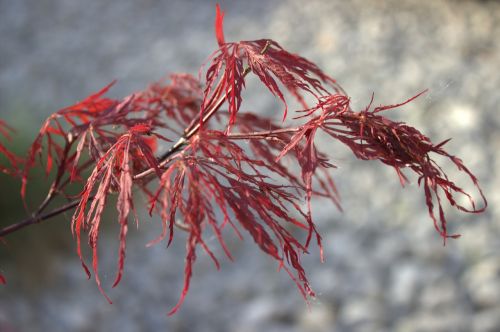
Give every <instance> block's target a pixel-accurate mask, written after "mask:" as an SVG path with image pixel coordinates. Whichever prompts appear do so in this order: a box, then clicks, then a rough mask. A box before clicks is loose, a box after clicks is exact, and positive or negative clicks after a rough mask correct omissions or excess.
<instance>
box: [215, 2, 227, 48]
mask: <svg viewBox="0 0 500 332" xmlns="http://www.w3.org/2000/svg"><path fill="white" fill-rule="evenodd" d="M215 37H216V38H217V43H219V46H222V45H224V44H225V43H226V42H225V40H224V12H223V11H222V10H220V6H219V4H216V5H215Z"/></svg>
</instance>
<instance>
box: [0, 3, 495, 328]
mask: <svg viewBox="0 0 500 332" xmlns="http://www.w3.org/2000/svg"><path fill="white" fill-rule="evenodd" d="M305 4H306V2H304V1H300V0H290V1H272V2H271V1H226V2H223V7H224V8H225V10H226V22H225V26H226V39H228V40H239V39H257V38H262V37H268V38H272V39H274V40H276V41H278V42H279V43H280V44H282V46H284V47H285V48H286V49H289V50H292V51H294V52H297V53H300V54H301V55H304V56H306V57H307V58H309V59H311V60H313V61H314V62H316V63H318V64H319V66H320V67H321V68H323V69H324V70H325V71H326V72H328V73H330V74H332V76H334V77H335V78H337V79H338V81H339V82H340V83H341V84H342V85H343V87H344V88H345V90H346V91H347V92H348V93H349V94H350V96H351V97H352V100H353V102H354V107H355V108H357V109H361V108H362V107H363V106H365V105H366V104H367V103H368V101H369V98H370V96H371V93H372V92H375V97H376V99H375V102H376V104H386V103H396V102H399V101H402V100H405V99H406V98H408V97H409V96H412V95H414V94H416V93H417V92H419V91H421V90H423V89H425V88H429V89H430V92H429V93H427V94H426V95H425V96H424V97H422V98H420V99H418V100H416V101H415V102H413V103H412V104H411V105H408V106H407V107H405V112H402V113H401V114H398V112H394V117H395V118H398V119H404V120H405V121H407V122H409V123H410V124H412V125H414V126H416V127H417V128H420V129H422V130H423V132H424V133H426V134H428V135H429V136H430V137H431V138H433V139H434V140H435V141H441V140H444V139H446V138H449V137H453V140H452V141H451V142H450V143H449V145H448V150H449V151H451V152H452V153H453V154H456V155H458V156H459V157H462V158H463V159H464V160H465V161H466V164H467V165H468V166H469V167H470V168H471V169H472V170H473V171H474V172H475V174H476V175H477V176H478V178H479V179H480V182H481V183H482V186H483V188H484V191H485V194H486V196H487V197H488V199H489V203H490V207H489V209H488V210H487V212H486V213H484V214H482V215H478V216H470V215H463V214H459V213H458V212H455V211H450V212H449V214H448V216H449V219H450V227H451V228H452V231H455V232H459V233H461V234H462V235H463V236H462V238H460V239H459V240H455V241H449V243H448V244H447V246H446V247H443V246H442V242H441V240H440V239H439V237H438V235H437V234H436V233H435V232H434V229H433V226H432V222H431V221H430V220H429V218H428V216H427V212H426V207H425V203H424V198H423V192H422V190H421V189H420V188H418V187H417V185H416V183H415V181H413V184H412V185H410V186H408V187H407V188H400V187H399V182H398V179H397V177H396V176H395V174H393V173H394V172H393V171H392V170H389V169H385V168H384V167H382V166H381V165H379V164H377V163H366V162H360V161H356V160H354V159H353V158H352V157H351V156H350V154H349V152H348V151H346V150H345V149H343V148H338V147H337V146H333V145H332V146H331V149H329V150H331V151H330V152H331V155H332V157H333V160H334V161H335V162H336V163H337V164H338V165H339V166H340V168H339V170H337V171H336V172H335V174H334V175H335V178H336V179H337V181H338V183H339V187H340V190H341V194H342V198H343V207H344V209H345V212H344V213H342V214H341V213H339V212H337V211H335V210H334V209H333V208H330V207H328V208H326V207H325V206H324V203H323V202H318V203H317V204H316V205H317V206H316V210H315V215H316V219H317V221H318V224H319V228H320V230H321V232H322V234H323V236H324V243H325V253H326V258H327V260H326V263H325V264H320V263H319V259H318V255H317V253H316V252H313V254H312V255H310V256H309V257H307V258H306V259H305V264H306V266H307V270H308V273H309V277H310V279H311V282H312V285H313V287H314V289H315V290H316V292H317V293H318V298H317V299H316V300H315V301H314V302H313V303H312V306H311V309H310V310H308V309H307V307H306V306H305V304H304V302H303V300H302V298H301V296H300V294H299V293H298V291H297V290H296V288H295V287H294V285H293V283H292V282H291V281H290V280H289V279H288V277H287V276H286V275H285V273H282V272H280V273H277V272H276V265H275V264H274V263H273V262H270V261H269V260H268V259H267V258H265V257H264V256H263V255H262V254H260V253H259V251H258V249H257V248H256V247H255V246H254V245H253V243H252V241H251V240H250V239H245V241H243V243H238V242H237V241H234V243H233V246H234V252H235V257H236V258H237V259H236V261H235V262H234V263H230V262H224V264H223V266H222V269H221V271H218V272H217V271H215V269H214V268H213V266H212V265H211V262H210V261H209V260H208V259H207V257H204V255H202V254H200V259H199V262H198V264H197V265H196V267H195V275H194V278H193V282H192V288H191V290H190V294H189V295H188V297H187V299H186V302H185V304H184V306H183V307H182V309H181V310H180V311H179V313H178V314H177V315H175V316H173V317H170V318H167V317H166V315H165V313H166V312H167V311H168V310H169V308H171V306H173V305H174V304H175V303H176V301H177V297H178V296H179V293H180V290H181V287H182V282H183V280H182V278H183V272H182V271H183V257H184V244H183V241H182V237H179V238H178V239H177V241H174V242H175V244H174V245H173V246H172V247H171V248H169V249H168V250H166V249H165V247H164V245H158V246H156V247H154V248H149V249H145V248H144V244H145V243H146V242H147V241H148V240H149V239H151V238H153V237H154V234H155V232H157V228H156V227H155V225H153V224H152V222H151V221H149V220H147V218H146V220H145V221H144V223H143V224H142V225H141V229H140V231H139V232H130V244H129V250H128V256H127V266H126V274H125V277H124V280H123V281H122V283H121V284H120V286H119V287H118V288H116V289H113V290H110V291H109V295H110V296H111V297H112V298H113V300H114V302H115V303H114V304H113V305H108V304H107V302H106V301H105V299H104V298H103V297H102V296H100V294H99V293H98V291H97V288H96V287H95V284H94V283H93V282H92V281H89V282H87V281H85V274H84V272H83V270H82V269H81V267H80V264H79V261H78V258H77V257H76V255H74V254H73V251H74V249H73V243H72V239H71V235H70V231H69V227H67V224H66V225H65V221H64V220H61V221H55V222H54V223H51V224H46V225H42V226H36V227H32V229H27V230H24V231H23V233H24V234H21V235H17V234H16V235H15V236H12V238H9V239H8V240H9V246H7V247H6V248H7V249H6V250H5V252H4V253H2V256H1V259H2V262H1V264H0V268H1V269H2V272H3V273H4V275H6V277H7V278H8V281H9V284H8V285H7V286H6V287H1V289H0V331H118V330H120V331H158V330H168V331H220V332H224V331H239V332H244V331H481V332H486V331H491V332H493V331H500V255H499V250H500V237H499V235H500V222H499V216H500V209H499V206H500V205H499V204H498V203H499V202H500V192H499V190H498V188H499V187H500V177H499V175H498V173H499V172H498V171H499V170H500V154H499V153H498V150H499V149H500V134H499V133H500V132H499V130H498V129H499V126H500V116H499V115H498V105H499V104H500V93H499V92H498V89H499V87H500V76H499V75H498V69H499V68H500V49H499V48H500V37H498V36H500V2H495V1H417V0H415V1H384V2H381V1H361V0H358V1H349V2H348V1H340V0H339V1H319V0H318V1H316V0H309V1H307V5H305ZM213 18H214V2H212V1H201V0H198V1H181V0H176V1H159V0H158V1H155V0H143V1H132V0H122V1H113V2H111V1H108V2H104V1H64V0H57V1H56V0H38V1H29V0H17V1H10V0H0V117H2V118H4V119H6V120H7V121H9V122H10V123H11V124H13V125H14V126H16V127H17V128H19V132H20V134H19V135H20V136H21V134H22V133H23V132H26V131H29V129H32V128H37V127H39V126H40V123H41V121H42V119H43V118H45V117H46V116H47V115H48V114H49V113H50V112H52V111H53V110H56V109H58V108H60V107H61V106H64V105H68V104H70V103H73V102H74V101H75V100H78V99H81V98H83V97H84V96H86V95H87V94H88V93H89V92H92V91H96V90H97V89H99V88H100V87H102V86H104V85H105V84H107V83H109V82H110V81H111V80H113V79H118V84H117V85H116V87H115V88H113V90H112V93H111V94H112V95H113V96H117V97H120V96H124V95H127V94H129V93H131V92H132V91H134V90H137V89H142V88H143V87H145V86H146V85H147V84H148V83H149V82H151V81H154V80H157V79H159V78H161V77H163V76H164V75H165V74H167V73H170V72H191V73H196V72H197V70H198V67H199V65H200V64H201V63H202V62H203V60H204V59H205V57H206V56H207V55H208V54H210V53H211V51H212V50H214V48H215V47H216V43H215V38H214V36H213V31H212V27H213ZM249 97H250V99H249V100H250V101H249V102H248V103H247V104H246V106H248V107H250V105H251V107H254V108H258V109H262V110H263V111H265V112H271V111H273V105H274V104H271V103H270V102H269V98H268V97H269V96H268V95H267V94H264V96H261V95H260V94H257V95H256V94H254V95H253V97H251V94H250V95H249ZM244 107H245V105H244ZM30 139H32V138H30V137H24V138H23V137H21V141H23V140H24V141H29V140H30ZM19 144H21V145H22V144H23V143H19ZM324 146H325V147H326V148H327V147H328V144H327V143H326V142H325V144H324ZM20 148H23V149H25V148H26V146H21V147H20ZM446 169H447V170H448V171H449V172H450V173H451V174H454V172H455V170H454V169H453V168H452V167H451V166H449V165H448V167H447V168H446ZM413 180H415V179H414V178H413ZM17 190H18V187H13V188H10V187H7V186H6V185H3V186H2V194H3V195H2V196H4V197H2V198H0V201H2V202H4V201H6V200H7V199H8V196H9V195H4V194H5V193H8V192H9V191H16V192H17ZM16 200H17V198H16ZM5 204H6V203H5ZM5 204H3V205H2V206H5ZM4 211H5V213H4ZM12 213H14V212H12V211H10V210H6V209H5V208H2V218H1V220H0V223H1V224H2V225H5V224H8V223H9V222H11V220H12V219H10V218H11V217H10V215H11V214H12ZM17 213H23V212H22V211H21V212H17ZM8 216H9V217H8ZM68 218H69V217H68ZM68 218H66V220H68ZM14 220H15V219H14ZM110 221H112V220H110ZM61 225H62V226H61ZM35 228H36V229H35ZM108 234H109V236H108V237H109V239H106V238H103V240H102V243H104V241H108V242H110V244H109V247H107V248H112V250H109V251H104V250H103V252H102V265H103V266H109V269H108V270H107V271H109V272H106V269H103V279H104V281H105V284H106V287H107V288H109V287H110V283H111V281H112V280H111V279H112V278H113V276H114V275H113V268H114V264H115V259H116V257H115V256H114V255H115V251H116V250H115V246H114V244H115V242H113V241H115V237H116V236H115V234H116V233H115V232H114V230H110V231H109V232H108ZM103 247H104V246H103ZM9 249H10V250H9ZM14 249H16V250H14Z"/></svg>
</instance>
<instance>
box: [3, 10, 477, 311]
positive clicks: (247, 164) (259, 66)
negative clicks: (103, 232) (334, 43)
mask: <svg viewBox="0 0 500 332" xmlns="http://www.w3.org/2000/svg"><path fill="white" fill-rule="evenodd" d="M215 34H216V39H217V42H218V44H219V48H218V49H217V50H216V51H215V52H214V53H212V55H211V56H210V57H209V59H208V64H207V65H206V66H205V67H203V68H202V71H201V72H202V73H204V74H203V75H201V76H200V78H199V79H196V78H194V77H193V76H190V75H187V74H177V75H172V76H171V77H170V81H166V80H165V81H161V82H158V83H155V84H152V85H151V86H149V87H148V88H146V89H145V90H144V91H139V92H136V93H133V94H131V95H130V96H127V97H125V98H123V99H122V100H116V99H111V98H108V97H106V93H107V92H108V90H109V89H110V88H111V86H112V85H113V83H114V82H113V83H111V84H109V85H108V86H106V87H104V88H103V89H102V90H100V91H99V92H97V93H95V94H92V95H90V96H89V97H87V98H85V99H84V100H82V101H80V102H78V103H76V104H75V105H72V106H69V107H66V108H63V109H61V110H60V111H58V112H56V113H54V114H53V115H51V116H50V117H49V118H48V119H47V120H46V121H45V123H44V124H43V126H42V128H41V129H40V132H39V134H38V136H37V137H36V139H35V141H34V143H33V144H32V146H31V148H30V151H29V153H28V156H27V158H26V163H25V167H24V171H23V174H22V190H21V193H22V196H23V197H24V196H25V193H26V190H27V184H28V180H29V177H30V170H31V169H32V168H33V167H34V166H35V164H36V162H37V160H40V161H41V162H42V164H43V165H44V167H45V170H46V173H47V175H50V176H51V178H52V179H53V180H52V183H51V187H50V191H49V193H48V195H47V198H46V200H45V201H44V202H43V203H42V205H41V207H40V208H39V209H38V211H41V210H43V209H44V208H45V206H46V205H47V204H48V203H49V202H50V201H51V199H52V198H53V197H54V196H56V195H63V196H67V197H71V193H68V192H67V188H68V185H69V184H70V183H79V184H81V192H80V194H79V196H78V197H79V198H78V200H79V201H78V203H77V204H76V210H75V211H74V214H73V218H72V224H71V229H72V231H73V233H74V236H75V238H76V248H77V249H76V250H77V253H78V255H79V257H80V259H81V261H82V265H83V267H84V269H85V271H86V272H87V274H88V276H89V277H90V275H91V273H90V269H89V268H88V267H87V263H86V258H85V255H84V253H83V251H82V247H81V246H82V241H81V240H82V236H83V234H84V233H87V234H88V244H89V246H90V249H91V251H92V270H93V274H94V277H95V279H96V282H97V285H98V287H99V289H100V291H101V292H102V293H103V294H104V296H106V298H107V299H108V301H110V302H111V300H110V299H109V298H108V297H107V295H106V294H105V292H104V290H103V287H102V286H101V280H100V278H99V273H98V269H99V264H98V260H99V246H98V244H99V241H98V238H99V235H100V229H101V223H102V221H103V218H102V216H103V212H104V209H105V207H106V206H107V205H108V204H107V203H108V201H109V198H110V196H116V212H117V219H118V224H119V229H120V231H119V241H120V245H119V248H118V268H117V270H118V271H117V275H116V278H115V282H114V284H113V286H116V285H117V284H118V283H119V282H120V280H121V278H122V273H123V267H124V262H125V253H126V237H127V231H128V226H129V222H130V219H131V218H133V219H134V221H135V223H136V224H138V223H139V221H138V220H137V216H136V212H135V208H134V197H136V196H137V195H138V193H140V194H141V195H143V196H145V197H146V198H147V200H148V202H149V211H150V214H151V215H157V216H159V219H160V220H161V226H162V231H161V234H159V236H158V238H157V239H155V240H153V241H151V242H150V244H151V245H152V244H156V243H159V242H164V241H165V242H166V244H167V245H170V243H171V242H172V241H173V240H174V234H175V232H177V231H182V232H187V239H186V241H187V242H186V262H185V271H184V274H185V284H184V289H183V290H182V293H181V297H180V300H179V302H178V304H177V305H176V306H175V307H174V308H173V309H172V310H171V312H170V313H174V312H175V311H176V310H177V309H178V308H179V306H180V305H181V304H182V302H183V300H184V298H185V296H186V294H187V292H188V289H189V285H190V281H191V277H192V274H193V264H194V262H195V260H196V257H197V250H198V249H201V250H203V252H205V253H206V254H207V255H208V256H210V257H211V259H212V260H213V262H214V264H215V266H216V267H217V268H219V266H220V263H219V259H220V258H218V257H216V254H215V251H214V248H211V246H210V245H209V244H208V241H207V239H208V238H210V237H212V236H214V237H215V238H216V239H217V240H218V241H217V242H218V244H219V245H220V247H221V249H222V250H223V252H224V253H225V255H226V256H227V258H228V259H233V257H232V255H231V252H230V250H229V248H228V245H226V242H225V237H226V236H229V235H230V234H231V233H234V234H235V235H236V236H237V237H239V238H243V235H242V234H243V232H246V233H247V234H248V236H249V237H251V238H252V239H253V241H254V242H255V243H256V245H257V246H258V247H259V248H260V250H261V251H262V252H264V253H265V254H267V255H269V256H270V257H271V258H273V259H274V260H276V262H277V264H278V266H279V267H280V268H282V269H283V270H285V271H286V272H287V273H288V274H289V276H290V277H291V278H292V280H293V281H294V282H295V283H296V285H297V287H298V288H299V290H300V292H301V293H302V294H303V296H304V297H305V298H308V297H309V296H314V292H313V291H312V290H311V287H310V285H309V282H308V280H307V276H306V273H305V271H304V269H303V267H302V264H301V257H302V255H303V254H304V253H307V252H308V249H309V246H310V243H311V240H312V239H314V240H315V242H316V243H317V245H318V246H319V248H320V249H321V247H322V244H321V236H320V234H319V232H318V230H317V229H316V226H315V224H314V222H313V213H312V211H311V200H312V199H313V198H314V197H323V198H328V199H329V200H330V201H331V203H332V205H333V206H337V207H338V208H339V209H340V202H339V195H338V192H337V189H336V186H335V183H334V181H333V178H332V176H331V173H330V171H331V170H332V169H333V168H335V166H334V165H333V164H332V163H331V162H330V161H329V159H328V157H327V155H326V154H325V153H323V152H321V151H319V150H318V147H317V146H316V144H315V137H316V135H317V133H318V132H323V133H325V134H327V135H328V136H329V137H331V138H332V139H334V140H336V141H339V142H341V143H343V144H345V145H346V146H347V147H348V148H349V149H350V150H351V151H352V152H353V154H354V155H355V156H356V157H357V158H359V159H362V160H379V161H381V162H382V163H383V164H385V165H388V166H391V167H393V168H394V169H395V171H396V172H397V175H398V177H399V179H400V181H401V184H404V183H406V182H407V178H406V176H405V175H404V171H405V170H406V171H413V172H414V173H416V174H417V176H418V178H419V184H421V185H422V186H423V189H424V195H425V198H426V204H427V207H428V210H429V215H430V217H431V219H432V220H433V222H434V225H435V227H436V229H437V231H438V232H439V234H440V235H441V236H442V237H443V239H446V238H448V237H456V235H449V234H448V233H447V229H446V219H445V216H444V212H443V206H442V204H443V201H444V200H447V201H448V203H449V204H450V205H451V206H454V207H456V208H457V209H459V210H461V211H465V212H474V213H477V212H481V211H483V210H484V208H485V206H486V200H485V198H484V196H483V194H482V192H481V190H480V188H479V185H478V182H477V179H476V178H475V177H474V175H473V174H472V173H471V172H470V171H469V170H468V169H467V168H466V167H465V166H464V165H463V163H462V161H461V160H460V159H458V158H457V157H454V156H452V155H451V154H449V153H448V152H446V151H445V150H444V149H443V146H444V143H446V141H445V142H443V143H440V144H434V143H432V142H431V141H430V139H429V138H428V137H426V136H425V135H424V134H422V133H421V132H419V131H418V130H417V129H415V128H413V127H411V126H409V125H407V124H405V123H400V122H394V121H392V120H390V119H388V118H387V117H385V116H384V115H383V111H386V110H389V109H393V108H398V107H400V106H403V105H404V104H405V103H407V102H409V101H411V100H412V99H414V98H416V97H414V98H412V99H410V100H408V101H406V102H404V103H401V104H398V105H390V106H379V107H375V108H374V109H373V110H370V106H369V107H367V108H366V109H365V110H362V111H359V112H357V111H354V110H352V108H351V106H350V100H349V97H348V96H347V95H346V93H345V92H344V91H343V89H342V88H341V87H340V86H339V85H338V84H337V83H336V81H335V80H334V79H333V78H331V77H329V76H328V75H326V74H325V73H323V72H322V71H321V70H320V69H319V68H318V67H317V66H316V65H315V64H313V63H312V62H310V61H309V60H307V59H305V58H303V57H301V56H299V55H296V54H293V53H290V52H288V51H286V50H285V49H283V48H282V47H281V46H280V45H279V44H278V43H276V42H275V41H272V40H266V39H261V40H255V41H241V42H226V41H225V37H224V32H223V13H222V12H221V11H220V8H219V7H218V6H217V12H216V20H215ZM251 75H255V76H256V77H257V79H258V80H260V82H262V84H263V85H264V86H265V87H266V88H267V89H268V90H269V91H270V93H271V94H272V95H274V96H275V97H276V98H277V99H278V100H280V101H281V102H282V103H283V105H284V111H283V112H282V115H280V116H278V118H282V119H285V118H287V117H289V113H290V111H289V109H288V108H289V105H290V103H289V100H288V98H289V97H290V96H291V97H292V98H294V99H295V100H296V101H298V104H299V105H301V107H300V109H298V110H296V111H297V113H296V114H297V116H296V117H295V118H294V119H293V121H292V125H285V123H284V122H281V121H279V120H278V121H274V120H273V119H268V118H265V117H263V116H261V115H257V114H255V113H250V112H244V110H242V108H243V98H242V91H243V90H244V88H245V82H246V80H247V79H248V78H249V76H251ZM310 100H313V102H311V101H310ZM1 124H2V123H0V125H1ZM0 129H1V126H0ZM0 152H3V150H2V146H1V145H0ZM4 154H5V153H4ZM433 154H435V155H440V156H443V157H446V158H448V159H449V160H451V161H452V162H453V163H454V164H455V165H456V166H457V167H458V168H459V170H460V171H462V172H464V173H465V174H466V175H467V176H468V177H469V178H470V179H471V180H472V183H473V185H474V186H475V187H476V188H477V189H478V190H479V193H480V196H481V198H482V199H483V201H484V204H483V206H481V207H477V206H476V204H475V202H474V200H473V199H472V197H471V196H470V195H469V194H468V193H466V192H465V191H464V190H463V189H462V188H460V187H458V186H457V185H455V183H454V182H453V181H452V180H450V179H449V178H448V177H447V175H446V174H445V173H444V171H443V170H442V168H441V167H440V166H439V165H438V164H437V163H436V162H435V161H434V160H433V159H432V155H433ZM9 160H10V158H9ZM14 161H15V160H14V159H12V160H11V163H13V162H14ZM290 165H296V167H295V166H290ZM443 194H444V196H443ZM457 195H465V197H466V198H468V199H469V201H470V205H471V206H470V207H464V206H461V205H459V204H458V203H457ZM436 209H437V212H436ZM301 234H303V235H304V237H303V238H302V236H301Z"/></svg>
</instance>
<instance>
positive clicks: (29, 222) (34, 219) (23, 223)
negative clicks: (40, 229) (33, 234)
mask: <svg viewBox="0 0 500 332" xmlns="http://www.w3.org/2000/svg"><path fill="white" fill-rule="evenodd" d="M93 198H94V197H93V196H91V197H90V198H89V200H92V199H93ZM79 203H80V200H79V199H77V200H74V201H72V202H69V203H67V204H65V205H63V206H60V207H58V208H56V209H54V210H52V211H50V212H47V213H45V214H43V215H41V216H31V217H29V218H26V219H24V220H22V221H20V222H18V223H15V224H12V225H9V226H7V227H4V228H2V229H1V230H0V237H2V236H5V235H9V234H10V233H13V232H15V231H17V230H20V229H22V228H24V227H26V226H29V225H34V224H38V223H40V222H42V221H44V220H47V219H50V218H53V217H55V216H57V215H59V214H61V213H64V212H66V211H68V210H71V209H72V208H74V207H76V206H77V205H78V204H79Z"/></svg>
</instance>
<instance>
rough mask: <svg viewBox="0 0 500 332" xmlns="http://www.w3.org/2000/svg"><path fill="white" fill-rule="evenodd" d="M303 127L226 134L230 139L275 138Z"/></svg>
mask: <svg viewBox="0 0 500 332" xmlns="http://www.w3.org/2000/svg"><path fill="white" fill-rule="evenodd" d="M301 129H302V128H301V127H295V128H283V129H275V130H266V131H255V132H253V133H229V134H227V135H226V136H227V137H228V138H230V139H254V138H257V139H275V138H276V137H274V136H276V135H279V134H292V133H296V132H298V131H300V130H301Z"/></svg>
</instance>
